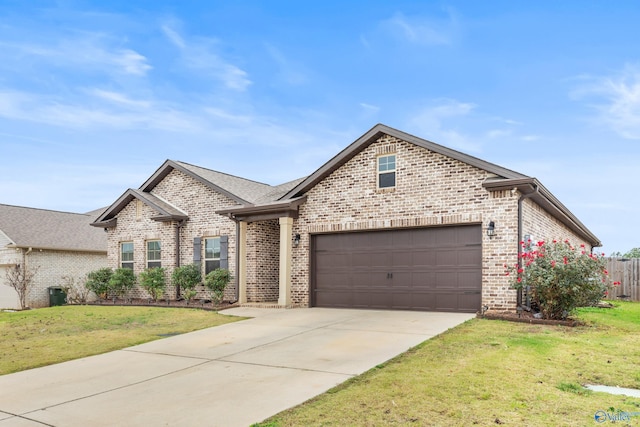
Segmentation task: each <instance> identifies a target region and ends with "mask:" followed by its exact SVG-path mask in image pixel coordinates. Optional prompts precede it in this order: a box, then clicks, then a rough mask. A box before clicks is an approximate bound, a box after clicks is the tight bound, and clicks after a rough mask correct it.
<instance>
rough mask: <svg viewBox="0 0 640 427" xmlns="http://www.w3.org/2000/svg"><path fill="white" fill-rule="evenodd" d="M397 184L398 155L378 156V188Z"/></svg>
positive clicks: (391, 186)
mask: <svg viewBox="0 0 640 427" xmlns="http://www.w3.org/2000/svg"><path fill="white" fill-rule="evenodd" d="M395 186H396V155H395V154H391V155H388V156H380V157H378V188H394V187H395Z"/></svg>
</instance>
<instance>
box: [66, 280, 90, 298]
mask: <svg viewBox="0 0 640 427" xmlns="http://www.w3.org/2000/svg"><path fill="white" fill-rule="evenodd" d="M62 281H63V283H64V284H63V285H62V289H63V290H64V292H65V293H66V294H67V301H69V302H70V303H71V304H86V303H87V301H88V300H89V294H90V293H91V291H90V290H89V289H88V288H87V287H86V286H85V285H84V284H85V282H86V281H87V276H86V275H84V276H83V277H73V276H62Z"/></svg>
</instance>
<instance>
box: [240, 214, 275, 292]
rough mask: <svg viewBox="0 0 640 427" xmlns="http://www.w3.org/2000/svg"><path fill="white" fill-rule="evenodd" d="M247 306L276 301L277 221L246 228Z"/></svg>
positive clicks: (252, 224) (251, 225)
mask: <svg viewBox="0 0 640 427" xmlns="http://www.w3.org/2000/svg"><path fill="white" fill-rule="evenodd" d="M246 244H247V302H265V301H267V302H273V301H277V300H278V293H279V288H278V279H279V277H278V275H279V271H280V265H279V256H280V225H279V224H278V220H269V221H261V222H253V223H251V224H249V225H248V226H247V242H246Z"/></svg>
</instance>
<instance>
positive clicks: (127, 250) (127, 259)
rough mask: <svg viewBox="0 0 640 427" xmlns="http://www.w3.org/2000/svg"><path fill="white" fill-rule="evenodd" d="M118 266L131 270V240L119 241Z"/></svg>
mask: <svg viewBox="0 0 640 427" xmlns="http://www.w3.org/2000/svg"><path fill="white" fill-rule="evenodd" d="M120 267H122V268H129V269H131V270H133V242H122V243H120Z"/></svg>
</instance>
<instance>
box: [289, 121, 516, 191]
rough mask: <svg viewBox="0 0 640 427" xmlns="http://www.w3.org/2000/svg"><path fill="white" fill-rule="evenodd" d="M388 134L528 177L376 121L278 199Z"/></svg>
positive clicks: (501, 171) (477, 164) (498, 171)
mask: <svg viewBox="0 0 640 427" xmlns="http://www.w3.org/2000/svg"><path fill="white" fill-rule="evenodd" d="M384 135H388V136H391V137H394V138H397V139H400V140H403V141H406V142H409V143H411V144H415V145H417V146H419V147H422V148H426V149H427V150H429V151H432V152H434V153H438V154H442V155H444V156H447V157H450V158H452V159H455V160H459V161H461V162H463V163H467V164H469V165H471V166H474V167H477V168H479V169H483V170H485V171H487V172H489V173H492V174H495V175H496V176H499V177H503V178H507V179H516V178H528V177H527V176H526V175H523V174H521V173H519V172H515V171H512V170H510V169H507V168H504V167H502V166H499V165H496V164H494V163H490V162H487V161H485V160H482V159H479V158H477V157H474V156H470V155H468V154H465V153H462V152H460V151H456V150H453V149H451V148H448V147H445V146H444V145H439V144H436V143H435V142H431V141H429V140H426V139H423V138H419V137H417V136H414V135H411V134H408V133H406V132H403V131H401V130H398V129H395V128H392V127H390V126H387V125H384V124H382V123H378V124H376V125H375V126H373V127H372V128H371V129H369V130H368V131H367V132H366V133H364V134H363V135H362V136H360V137H359V138H358V139H356V140H355V141H354V142H352V143H351V144H350V145H348V146H347V147H346V148H345V149H344V150H342V151H341V152H339V153H338V154H337V155H335V156H334V157H333V158H332V159H331V160H329V161H328V162H326V163H325V164H324V165H322V166H321V167H320V168H319V169H317V170H316V171H315V172H314V173H312V174H311V175H309V176H308V177H307V179H305V180H304V181H302V182H301V183H300V184H299V185H297V186H295V187H294V188H293V189H292V190H291V191H289V192H288V193H286V194H284V195H283V196H282V197H281V198H280V199H281V200H283V199H287V198H292V197H298V196H301V195H302V194H304V193H306V192H307V191H308V190H309V189H311V188H312V187H314V186H315V185H316V184H317V183H319V182H320V181H322V180H323V179H324V178H325V177H327V176H328V175H329V174H331V173H332V172H333V171H335V170H336V169H338V168H340V167H341V166H342V165H344V164H345V163H347V162H348V161H349V160H351V159H352V158H353V157H355V156H356V155H357V154H358V153H360V152H361V151H362V150H364V149H365V148H367V147H368V146H369V145H371V144H373V143H374V142H376V141H378V140H379V139H380V138H381V137H382V136H384Z"/></svg>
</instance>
